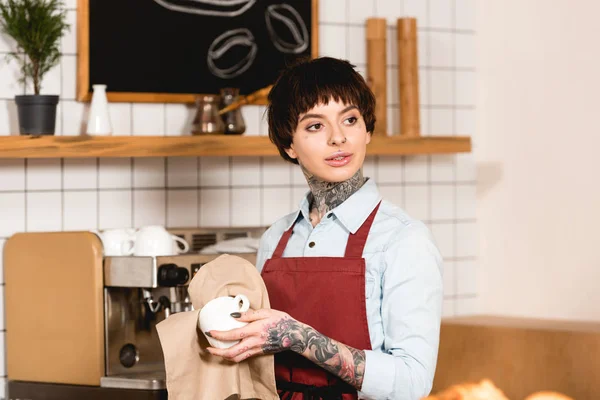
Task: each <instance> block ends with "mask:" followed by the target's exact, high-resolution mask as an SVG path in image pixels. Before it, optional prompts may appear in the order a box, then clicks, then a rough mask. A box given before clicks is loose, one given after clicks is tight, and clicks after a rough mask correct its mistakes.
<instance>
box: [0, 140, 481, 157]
mask: <svg viewBox="0 0 600 400" xmlns="http://www.w3.org/2000/svg"><path fill="white" fill-rule="evenodd" d="M470 151H471V139H470V138H469V137H464V136H443V137H440V136H436V137H427V136H425V137H419V138H405V137H400V136H388V137H380V136H374V137H373V139H372V140H371V143H370V144H369V145H368V146H367V153H368V154H370V155H406V154H442V153H465V152H470ZM278 155H279V153H278V151H277V149H276V147H275V145H273V144H272V143H271V142H270V141H269V138H268V137H265V136H245V135H244V136H87V135H81V136H36V137H34V136H4V137H0V158H88V157H176V156H193V157H194V156H278Z"/></svg>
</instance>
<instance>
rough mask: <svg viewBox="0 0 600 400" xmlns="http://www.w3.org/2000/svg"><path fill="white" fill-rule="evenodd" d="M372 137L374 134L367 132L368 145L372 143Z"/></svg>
mask: <svg viewBox="0 0 600 400" xmlns="http://www.w3.org/2000/svg"><path fill="white" fill-rule="evenodd" d="M371 136H373V132H367V144H369V143H371Z"/></svg>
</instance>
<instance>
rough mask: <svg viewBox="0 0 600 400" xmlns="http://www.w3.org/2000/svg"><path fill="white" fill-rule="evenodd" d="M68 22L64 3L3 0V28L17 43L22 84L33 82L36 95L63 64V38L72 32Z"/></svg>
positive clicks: (57, 0)
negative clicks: (29, 80) (46, 79)
mask: <svg viewBox="0 0 600 400" xmlns="http://www.w3.org/2000/svg"><path fill="white" fill-rule="evenodd" d="M66 19H67V14H66V10H65V7H64V3H63V0H0V27H1V28H2V31H3V32H4V33H6V34H7V35H9V36H11V37H12V38H13V39H14V40H15V42H16V44H17V51H15V52H13V53H12V54H14V55H15V56H14V57H12V58H14V59H16V60H18V62H19V64H20V65H19V66H20V71H21V74H22V76H21V81H23V82H24V81H26V80H27V79H31V80H32V81H33V86H34V91H35V94H39V93H40V89H41V82H42V80H43V78H44V75H45V74H46V73H47V72H48V71H49V70H50V69H52V68H53V67H54V66H56V65H57V64H58V62H59V61H60V56H61V54H60V39H61V38H62V37H63V36H64V35H65V33H66V32H67V31H69V30H70V29H71V27H70V26H69V25H68V24H67V22H66ZM21 52H22V53H24V55H25V57H20V56H18V54H19V53H21Z"/></svg>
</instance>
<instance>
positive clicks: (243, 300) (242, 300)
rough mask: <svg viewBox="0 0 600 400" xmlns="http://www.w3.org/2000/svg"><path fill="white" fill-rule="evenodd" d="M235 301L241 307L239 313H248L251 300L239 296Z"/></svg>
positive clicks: (241, 295)
mask: <svg viewBox="0 0 600 400" xmlns="http://www.w3.org/2000/svg"><path fill="white" fill-rule="evenodd" d="M233 300H234V301H235V302H236V304H239V305H240V310H239V312H246V311H248V309H249V308H250V300H248V297H246V296H245V295H243V294H238V295H237V296H235V298H234V299H233Z"/></svg>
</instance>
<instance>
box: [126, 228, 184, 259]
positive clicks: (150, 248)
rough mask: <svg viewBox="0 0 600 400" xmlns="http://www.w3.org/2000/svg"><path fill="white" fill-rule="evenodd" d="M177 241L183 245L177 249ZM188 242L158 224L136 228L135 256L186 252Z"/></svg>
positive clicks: (171, 254)
mask: <svg viewBox="0 0 600 400" xmlns="http://www.w3.org/2000/svg"><path fill="white" fill-rule="evenodd" d="M177 242H179V243H181V244H182V245H183V249H179V246H178V245H177ZM189 249H190V246H189V244H188V243H187V242H186V241H185V240H184V239H182V238H180V237H179V236H176V235H172V234H170V233H169V232H168V231H167V230H166V229H165V228H164V227H162V226H159V225H148V226H143V227H141V228H140V229H138V231H137V233H136V235H135V246H134V248H133V255H135V256H173V255H177V254H181V253H187V251H188V250H189Z"/></svg>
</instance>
